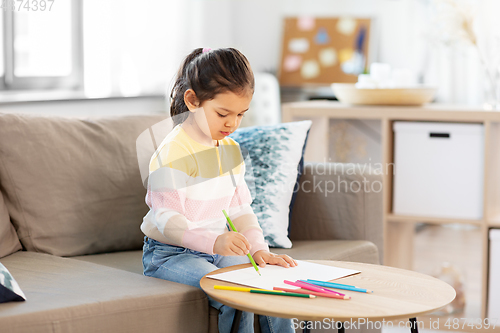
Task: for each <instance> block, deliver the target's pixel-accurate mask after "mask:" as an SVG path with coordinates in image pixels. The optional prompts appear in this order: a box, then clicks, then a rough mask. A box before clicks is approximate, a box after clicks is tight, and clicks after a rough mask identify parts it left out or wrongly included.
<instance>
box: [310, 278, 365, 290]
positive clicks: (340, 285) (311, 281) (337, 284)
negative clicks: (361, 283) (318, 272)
mask: <svg viewBox="0 0 500 333" xmlns="http://www.w3.org/2000/svg"><path fill="white" fill-rule="evenodd" d="M300 281H305V282H309V283H313V282H328V284H331V285H336V286H339V287H351V288H359V287H358V286H353V285H350V284H342V283H336V282H329V281H320V280H312V279H307V280H300Z"/></svg>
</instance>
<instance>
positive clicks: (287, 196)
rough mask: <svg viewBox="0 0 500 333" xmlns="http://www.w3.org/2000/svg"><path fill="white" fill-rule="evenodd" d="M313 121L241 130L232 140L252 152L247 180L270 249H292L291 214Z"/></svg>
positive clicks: (249, 152) (255, 210)
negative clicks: (289, 230) (289, 234)
mask: <svg viewBox="0 0 500 333" xmlns="http://www.w3.org/2000/svg"><path fill="white" fill-rule="evenodd" d="M311 124H312V121H310V120H304V121H298V122H291V123H282V124H277V125H267V126H253V127H245V128H240V129H238V130H237V131H235V132H234V133H233V134H232V135H231V137H232V138H233V139H234V140H235V141H236V142H238V143H239V144H240V147H241V150H242V152H243V154H244V155H245V153H246V152H248V155H249V156H248V157H249V160H250V161H251V165H250V166H249V165H248V164H249V163H247V162H245V163H246V164H247V170H246V171H247V173H246V174H245V180H246V181H247V184H248V185H249V189H250V192H251V193H252V198H253V202H252V209H253V211H254V212H255V215H257V218H258V220H259V224H260V226H261V228H262V230H263V232H264V237H265V239H266V242H267V243H268V244H269V246H270V247H282V248H291V247H292V242H291V241H290V239H289V238H288V226H289V221H290V212H291V209H292V205H293V201H294V200H292V199H293V197H294V194H295V193H296V192H297V185H298V180H299V178H300V174H301V172H302V168H301V162H302V163H303V155H304V150H305V145H306V140H307V135H308V133H309V128H310V127H311Z"/></svg>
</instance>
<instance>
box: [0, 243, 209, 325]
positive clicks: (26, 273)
mask: <svg viewBox="0 0 500 333" xmlns="http://www.w3.org/2000/svg"><path fill="white" fill-rule="evenodd" d="M2 263H3V264H4V265H5V266H6V267H7V268H8V269H9V271H10V272H11V273H12V275H14V276H15V277H16V279H17V282H18V283H19V285H20V286H21V288H22V289H23V291H24V292H25V294H26V298H27V301H26V302H22V303H4V304H0V327H1V328H2V329H1V331H2V333H9V332H12V333H14V332H15V333H24V332H26V333H28V332H29V333H33V332H37V333H39V332H40V333H41V332H73V333H78V332H82V333H87V332H98V331H99V332H148V331H151V332H154V331H158V329H159V328H167V327H168V331H169V332H204V331H206V329H207V326H208V300H207V297H206V296H205V294H204V293H203V292H202V291H201V290H200V289H198V288H195V287H191V286H187V285H182V284H178V283H174V282H170V281H164V280H160V279H155V278H151V277H146V276H143V275H139V274H135V273H130V272H126V271H122V270H118V269H115V268H111V267H106V266H102V265H96V264H92V263H89V262H84V261H80V260H74V259H72V258H61V257H56V256H52V255H48V254H43V253H34V252H25V251H19V252H17V253H14V254H12V255H10V256H8V257H5V258H4V259H2Z"/></svg>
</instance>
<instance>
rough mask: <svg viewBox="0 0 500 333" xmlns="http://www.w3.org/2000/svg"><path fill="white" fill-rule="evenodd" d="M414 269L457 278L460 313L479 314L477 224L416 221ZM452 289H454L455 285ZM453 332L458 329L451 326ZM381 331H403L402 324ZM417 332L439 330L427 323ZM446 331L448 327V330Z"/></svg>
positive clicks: (479, 285) (478, 242)
mask: <svg viewBox="0 0 500 333" xmlns="http://www.w3.org/2000/svg"><path fill="white" fill-rule="evenodd" d="M414 246H415V247H414V266H413V269H414V270H415V271H418V272H421V273H424V274H429V275H433V276H437V275H439V273H440V272H442V271H443V270H444V271H445V272H447V274H441V278H443V279H446V280H447V282H448V283H450V284H451V283H453V282H452V281H454V280H455V281H461V283H462V286H463V291H464V297H465V308H464V310H463V312H462V314H461V315H460V317H462V316H463V317H465V318H479V317H480V311H481V299H480V293H481V269H482V262H481V248H482V240H481V233H480V230H479V228H478V227H475V226H469V225H462V224H457V225H455V224H452V225H443V226H439V225H430V224H419V225H417V227H416V237H415V244H414ZM455 289H457V288H456V287H455ZM452 331H453V332H456V333H458V332H460V331H458V330H452ZM382 332H383V333H403V332H404V333H407V332H409V330H408V329H405V328H388V327H386V328H384V329H383V330H382ZM419 332H422V333H425V332H433V333H437V332H440V331H437V330H430V329H429V327H427V329H426V328H422V329H419ZM448 332H449V331H448Z"/></svg>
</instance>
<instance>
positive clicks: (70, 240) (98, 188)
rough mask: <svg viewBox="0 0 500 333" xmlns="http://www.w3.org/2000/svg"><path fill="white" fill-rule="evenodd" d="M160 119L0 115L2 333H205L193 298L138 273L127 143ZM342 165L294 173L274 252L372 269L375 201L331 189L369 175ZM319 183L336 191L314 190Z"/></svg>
mask: <svg viewBox="0 0 500 333" xmlns="http://www.w3.org/2000/svg"><path fill="white" fill-rule="evenodd" d="M163 119H165V115H147V116H146V115H144V116H119V117H114V118H102V119H92V120H82V119H69V118H56V117H43V116H27V115H9V114H0V129H1V130H0V190H1V192H2V193H1V194H2V195H0V262H1V263H2V264H3V265H5V266H6V267H7V269H9V271H10V272H11V273H12V275H13V276H14V278H15V279H16V280H17V282H18V283H19V285H20V287H21V289H22V290H23V291H24V293H25V294H26V297H27V301H25V302H11V303H4V304H0V328H1V329H0V330H1V332H2V333H8V332H12V333H14V332H15V333H23V332H26V333H28V332H29V333H33V332H72V333H77V332H82V333H83V332H85V333H86V332H146V331H155V332H196V333H199V332H216V331H217V329H216V327H217V326H216V325H217V323H216V322H217V317H216V311H215V310H214V309H211V310H210V309H209V306H208V301H207V297H206V295H205V294H204V293H203V292H202V291H201V290H199V289H197V288H194V287H190V286H186V285H182V284H177V283H173V282H169V281H164V280H160V279H155V278H150V277H145V276H143V275H142V262H141V256H142V250H141V249H142V242H143V235H142V234H141V232H140V229H139V226H140V224H141V222H142V217H143V216H144V214H145V213H146V212H147V210H148V208H147V206H146V204H145V202H144V196H145V189H144V186H143V183H142V180H141V177H140V173H139V167H138V165H137V158H136V151H135V149H136V146H135V140H136V138H137V137H138V136H139V134H140V133H141V132H143V131H144V130H148V128H151V126H152V125H153V124H156V123H158V122H159V121H161V120H163ZM345 167H346V165H342V164H314V163H313V164H310V163H306V166H305V174H304V175H303V176H302V177H301V186H300V190H299V192H298V194H297V199H296V203H295V206H294V208H293V212H292V224H291V232H290V237H291V239H292V241H293V248H292V249H273V251H274V252H277V253H288V254H290V255H291V256H293V257H294V258H297V259H332V260H346V261H359V262H367V263H379V262H380V258H381V255H382V253H381V251H380V250H381V249H382V210H381V209H382V194H381V193H377V192H374V191H370V190H369V191H365V188H363V187H362V188H361V189H359V191H357V188H356V186H354V188H355V190H354V191H351V190H348V191H347V192H346V191H345V184H346V183H345V182H344V183H342V184H339V182H343V181H347V184H348V185H349V184H351V183H352V182H356V181H358V182H359V183H360V184H363V183H362V182H363V181H365V182H379V181H380V180H381V176H379V175H373V174H363V173H360V172H359V170H358V171H357V172H356V174H351V172H346V170H343V169H344V168H345ZM350 170H352V169H350ZM326 181H330V182H332V181H333V182H334V183H335V184H336V187H335V188H336V190H335V191H333V192H329V193H328V192H326V191H325V188H324V185H323V188H321V185H320V186H318V185H316V187H314V186H315V184H318V183H319V182H322V183H325V182H326ZM339 185H341V187H340V189H339ZM373 187H374V188H376V186H373ZM329 188H330V189H331V183H330V187H329ZM377 247H378V249H379V250H377Z"/></svg>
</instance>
